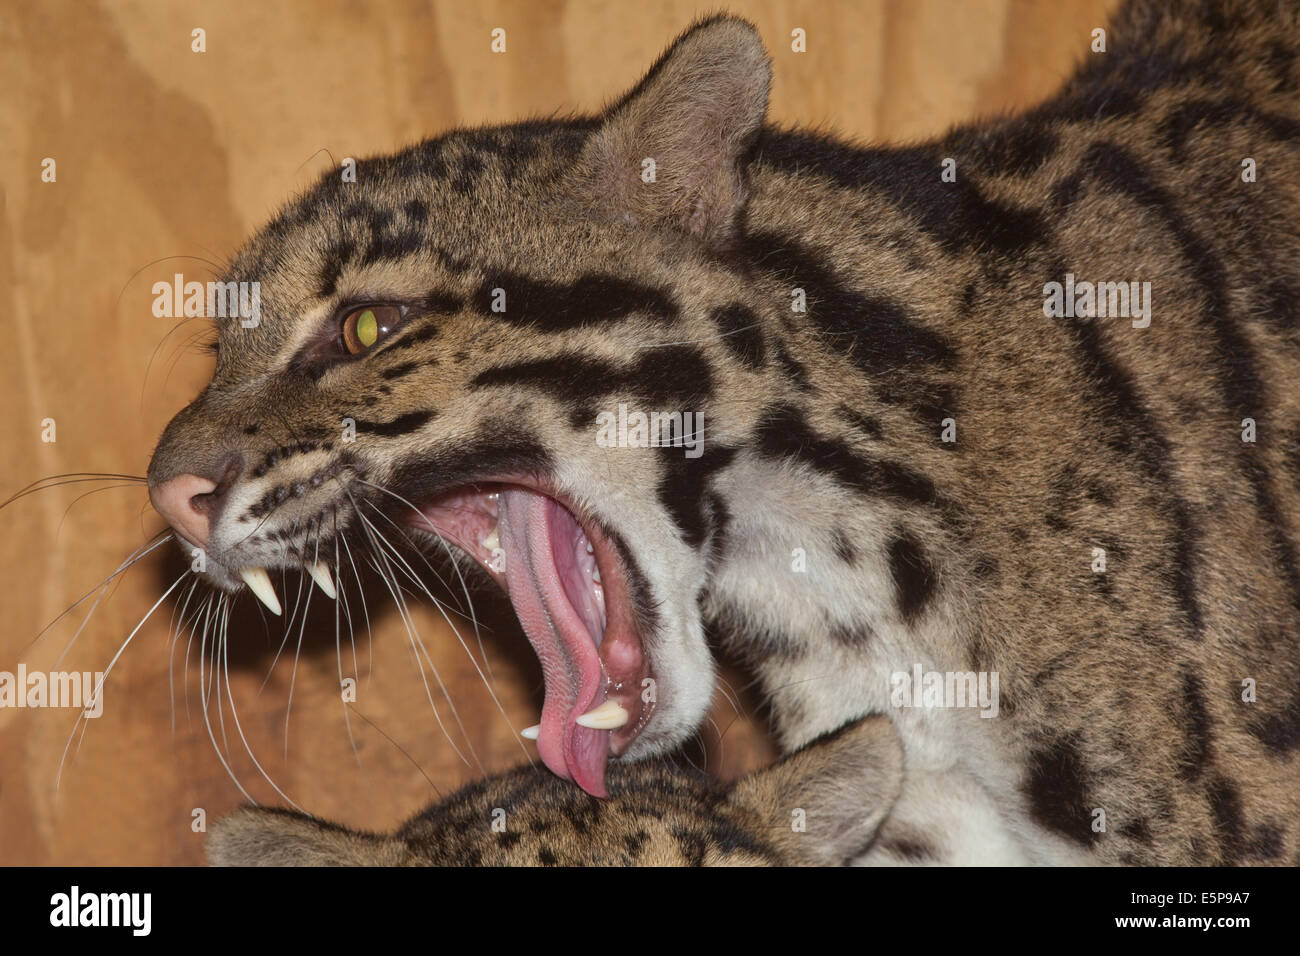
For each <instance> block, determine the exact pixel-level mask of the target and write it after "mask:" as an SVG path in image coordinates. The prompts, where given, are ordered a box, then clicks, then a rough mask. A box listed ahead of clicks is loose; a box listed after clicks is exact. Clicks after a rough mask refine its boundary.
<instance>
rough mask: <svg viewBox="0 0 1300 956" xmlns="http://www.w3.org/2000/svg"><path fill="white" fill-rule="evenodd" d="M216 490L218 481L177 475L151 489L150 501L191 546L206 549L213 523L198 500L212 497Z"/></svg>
mask: <svg viewBox="0 0 1300 956" xmlns="http://www.w3.org/2000/svg"><path fill="white" fill-rule="evenodd" d="M216 487H217V483H216V482H215V481H209V480H208V479H207V478H200V477H199V476H198V475H177V476H176V477H175V478H169V479H168V480H167V481H164V482H163V483H162V484H160V485H155V486H154V487H153V488H151V489H149V498H150V500H152V501H153V506H154V510H156V511H157V512H158V513H159V514H160V515H162V516H163V517H164V518H166V519H167V523H168V524H169V525H171V526H172V528H174V529H175V530H176V531H178V532H180V534H181V536H182V537H184V538H185V539H186V540H188V541H189V542H190V543H191V544H197V545H198V546H199V547H200V548H206V547H207V545H208V534H209V532H210V531H211V527H210V522H209V521H208V516H207V513H206V511H205V509H204V504H205V502H203V501H201V500H200V501H196V500H195V499H196V498H197V497H198V496H199V495H206V494H210V493H211V492H212V491H213V490H215V489H216Z"/></svg>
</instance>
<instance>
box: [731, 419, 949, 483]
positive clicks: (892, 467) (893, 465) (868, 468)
mask: <svg viewBox="0 0 1300 956" xmlns="http://www.w3.org/2000/svg"><path fill="white" fill-rule="evenodd" d="M755 438H756V440H757V444H758V450H759V452H760V454H762V455H764V456H766V457H768V458H784V459H789V460H794V461H798V462H801V463H803V464H805V465H807V466H808V467H809V468H812V469H814V470H816V471H820V472H822V473H823V474H826V475H829V476H830V477H831V478H833V479H835V480H836V481H838V482H839V483H840V484H842V485H844V486H845V487H847V488H851V489H853V490H854V491H860V492H862V493H864V494H868V495H886V496H888V497H892V498H897V499H899V500H901V501H905V502H908V503H910V504H917V505H927V506H929V505H934V504H936V503H938V494H937V493H936V492H935V488H934V484H933V482H931V481H930V479H929V478H927V477H926V476H925V475H922V474H920V473H919V472H915V471H912V470H911V469H910V468H908V467H907V466H906V465H901V464H898V463H897V462H892V461H881V460H877V459H872V458H862V457H860V456H858V455H856V454H854V453H853V451H852V450H851V449H850V448H849V446H848V445H846V444H845V443H844V442H841V441H838V440H836V439H831V438H825V437H823V436H821V435H819V434H817V432H815V431H813V429H812V428H811V426H809V424H808V422H807V420H806V419H805V418H804V416H803V413H802V412H800V411H799V410H798V409H797V408H794V407H793V406H790V405H773V406H770V407H769V408H767V409H766V410H765V411H764V412H763V417H762V418H761V419H760V420H759V423H758V427H757V428H756V430H755Z"/></svg>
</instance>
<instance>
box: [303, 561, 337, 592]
mask: <svg viewBox="0 0 1300 956" xmlns="http://www.w3.org/2000/svg"><path fill="white" fill-rule="evenodd" d="M303 570H304V571H306V572H307V573H308V574H310V575H311V579H312V580H313V581H315V582H316V584H317V586H318V587H319V588H320V589H321V590H322V591H324V592H325V595H326V597H328V598H329V599H330V600H331V601H333V600H336V599H337V598H338V596H339V592H338V591H336V590H335V589H334V579H333V578H331V577H330V569H329V568H327V567H326V566H325V562H323V561H313V562H312V563H311V564H304V565H303Z"/></svg>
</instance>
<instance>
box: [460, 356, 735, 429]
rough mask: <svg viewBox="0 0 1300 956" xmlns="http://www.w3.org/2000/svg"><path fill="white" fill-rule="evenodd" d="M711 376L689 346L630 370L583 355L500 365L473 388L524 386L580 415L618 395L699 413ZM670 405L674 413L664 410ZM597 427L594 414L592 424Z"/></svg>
mask: <svg viewBox="0 0 1300 956" xmlns="http://www.w3.org/2000/svg"><path fill="white" fill-rule="evenodd" d="M712 379H713V375H712V371H711V369H710V368H709V364H708V362H706V361H705V359H704V356H703V355H701V354H700V352H699V351H698V350H697V349H694V348H691V347H689V346H684V345H673V346H665V347H663V348H653V349H646V350H644V351H643V352H642V353H641V355H640V357H639V358H638V359H637V361H636V362H634V363H632V364H631V365H615V364H614V363H612V362H606V361H603V360H601V359H593V358H590V357H588V356H586V355H583V354H582V353H579V352H565V353H561V354H560V355H556V356H552V357H551V358H545V359H535V360H533V361H529V362H517V363H515V364H512V365H497V366H494V367H492V368H489V369H485V370H483V371H482V372H479V373H478V374H477V375H475V376H474V378H473V379H472V380H471V381H470V388H488V387H491V386H519V387H523V388H530V389H536V390H538V391H542V392H545V393H546V394H548V395H550V396H551V397H553V398H555V399H556V400H557V401H560V402H562V403H565V404H567V405H569V406H571V408H572V410H573V411H574V412H575V414H579V415H581V414H585V413H586V412H587V411H590V410H592V408H593V406H594V403H595V402H596V401H597V400H598V399H600V398H601V397H603V396H606V395H611V394H615V393H618V394H619V396H620V397H622V396H627V397H629V398H631V397H637V398H641V399H644V400H645V401H647V402H651V403H653V404H655V405H656V406H657V407H656V408H654V409H648V408H647V409H642V410H643V411H663V410H674V411H681V412H688V411H699V410H700V406H701V405H702V404H703V403H704V402H705V401H706V400H707V399H708V397H709V395H710V394H711V393H712V388H713V385H712ZM667 405H671V406H672V408H671V409H667V408H665V407H664V406H667ZM591 423H592V424H593V425H594V415H593V416H592V422H591Z"/></svg>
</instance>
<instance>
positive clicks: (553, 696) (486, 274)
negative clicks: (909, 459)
mask: <svg viewBox="0 0 1300 956" xmlns="http://www.w3.org/2000/svg"><path fill="white" fill-rule="evenodd" d="M768 85H769V67H768V61H767V56H766V54H765V52H764V50H763V47H762V44H761V42H760V41H759V39H758V37H757V34H756V33H755V31H754V30H753V28H752V27H750V26H749V25H748V24H746V23H744V22H743V21H739V20H735V19H730V18H725V17H724V18H717V19H714V20H710V21H707V22H705V23H702V24H700V25H698V26H697V27H695V28H693V29H692V30H691V31H688V32H687V33H686V34H684V35H683V36H682V37H681V38H680V39H679V40H678V41H677V42H676V43H675V44H674V45H673V46H672V47H671V48H670V49H669V50H668V52H667V53H666V54H665V55H664V56H663V57H662V58H661V59H660V61H659V62H658V63H656V64H655V65H654V66H653V68H652V69H651V70H650V72H649V73H648V75H647V76H646V77H645V79H644V80H643V81H642V82H641V83H640V84H638V85H637V87H636V88H635V89H633V90H632V91H631V92H630V93H629V94H627V95H626V96H625V97H623V98H622V99H621V100H619V101H618V102H616V103H615V104H614V105H612V106H611V107H610V108H609V109H608V110H606V111H605V112H604V113H603V114H602V115H600V116H598V117H595V118H591V119H578V120H568V121H547V122H528V123H522V124H518V125H512V126H504V127H497V128H484V129H476V130H468V131H457V132H452V133H449V134H447V135H445V136H442V137H440V138H437V139H434V140H431V141H428V142H425V143H422V144H419V145H417V146H414V147H412V148H410V149H407V150H405V151H403V152H400V153H397V154H396V155H392V156H384V157H380V158H375V159H369V160H365V161H362V162H359V163H358V164H356V166H355V169H354V170H352V169H349V170H345V171H344V173H343V174H339V173H332V174H331V175H329V176H327V177H325V178H324V179H323V180H321V181H320V182H319V183H318V184H317V185H316V186H315V187H314V188H312V189H310V190H309V191H308V192H307V193H306V194H305V195H303V196H301V197H300V198H298V199H297V200H295V201H293V202H291V203H290V204H289V205H288V206H287V207H286V208H285V209H284V210H283V211H282V212H280V213H279V214H278V215H277V216H276V217H275V218H274V219H273V220H272V221H271V222H270V223H269V225H267V226H266V227H265V228H263V229H262V230H261V231H260V232H259V233H258V234H257V235H256V236H255V237H254V238H253V239H251V241H249V242H248V243H247V245H246V246H245V247H244V248H243V249H241V250H240V251H239V252H238V254H237V255H236V256H235V257H234V259H233V262H232V265H231V267H230V268H229V270H228V272H227V273H226V274H225V275H224V276H223V277H222V283H223V285H222V286H221V288H222V289H229V290H232V295H233V291H234V290H240V291H241V292H245V290H253V291H252V294H248V293H246V294H245V295H244V298H243V299H241V300H240V301H241V302H244V301H251V302H252V304H253V305H255V308H253V309H250V310H247V311H240V312H239V313H238V314H236V315H234V316H231V317H226V318H220V317H219V318H217V326H218V341H217V346H216V349H217V360H216V369H215V372H214V374H213V377H212V380H211V382H210V384H209V385H208V386H207V387H206V388H205V389H204V391H203V392H202V394H200V395H199V396H198V398H196V399H195V400H194V402H193V403H192V404H190V405H189V406H188V407H187V408H185V409H184V410H183V411H181V412H180V413H179V414H178V415H177V416H176V417H175V419H173V420H172V422H171V423H170V424H169V426H168V427H167V429H166V432H165V433H164V435H163V436H162V439H161V441H160V442H159V445H158V447H157V450H156V451H155V453H154V457H153V461H152V464H151V466H150V469H149V483H150V492H151V497H152V500H153V502H154V504H155V507H156V508H157V509H158V511H159V512H160V513H161V514H162V515H163V516H164V517H165V518H166V519H167V520H168V522H169V523H170V524H171V525H172V527H173V528H174V530H175V532H176V534H177V536H178V537H179V539H180V540H181V542H182V544H183V545H184V547H185V548H186V549H187V550H189V549H202V551H203V553H204V556H205V561H204V565H205V570H204V571H203V574H204V575H205V576H206V577H207V578H208V579H209V580H210V581H211V583H212V584H214V585H215V586H217V587H219V588H222V589H225V590H226V591H230V592H234V591H237V590H239V589H241V588H243V587H245V586H248V587H250V588H252V589H253V590H254V592H255V593H258V594H259V596H260V597H262V599H263V601H264V602H265V603H268V604H269V605H271V606H272V608H273V609H275V606H276V604H277V599H276V597H275V593H274V589H273V587H272V585H271V584H270V580H269V578H268V577H267V574H266V571H267V570H284V569H288V570H290V571H291V572H297V571H299V570H305V571H306V572H307V573H310V574H311V575H312V576H313V578H315V579H316V580H317V582H318V583H320V585H321V587H322V588H323V589H325V590H326V591H327V593H329V592H331V591H333V590H334V589H335V588H336V587H337V586H338V584H339V579H340V578H341V577H342V576H343V575H344V573H345V569H346V567H347V564H348V562H349V561H355V560H356V558H357V556H358V553H359V552H366V551H367V550H368V549H371V548H373V547H375V546H376V541H377V536H378V534H379V533H380V532H381V531H383V532H386V533H389V534H391V533H392V529H393V528H399V529H401V530H402V531H403V533H406V534H409V535H410V536H411V537H413V538H417V539H420V540H422V541H423V542H424V543H425V544H426V545H427V547H428V549H429V550H430V551H440V550H442V549H444V548H448V547H449V548H451V549H455V551H456V553H458V554H460V555H461V556H468V557H469V558H471V559H473V563H474V565H475V566H476V567H477V568H479V569H480V570H481V572H482V573H483V574H486V575H487V576H489V577H491V578H492V579H494V580H495V581H496V582H497V583H498V584H499V585H501V586H502V587H503V588H505V590H506V591H507V593H508V594H509V598H510V601H511V602H512V604H513V606H514V608H515V610H516V612H517V614H518V617H519V619H520V622H521V623H522V625H523V628H524V630H525V632H526V633H527V636H528V638H529V640H530V641H531V643H532V644H533V646H534V648H535V649H536V651H537V654H538V656H539V658H540V660H541V663H542V669H543V673H544V675H545V679H546V699H545V705H544V709H543V713H542V718H541V723H540V726H539V728H538V746H539V751H540V755H541V757H542V760H543V761H544V762H545V764H546V765H547V766H548V767H549V768H550V769H551V770H553V771H554V772H555V773H556V774H558V775H560V776H561V777H564V778H568V779H572V780H574V781H576V782H577V783H578V784H579V785H580V786H581V787H582V788H583V789H584V790H586V791H587V792H588V793H590V794H594V795H600V796H603V795H605V794H606V792H607V788H606V783H605V771H606V761H607V758H608V757H609V756H611V755H613V756H621V755H627V756H628V757H644V756H648V755H651V754H654V753H657V752H661V751H664V750H666V749H668V748H670V747H672V746H674V745H676V744H678V743H680V742H681V741H682V740H683V739H684V738H685V737H686V736H687V735H688V734H690V733H691V732H692V731H693V730H694V729H695V728H696V727H697V726H698V725H699V724H700V722H701V721H702V719H703V716H704V713H705V710H706V708H707V706H708V704H709V702H710V699H711V695H712V690H713V663H712V658H711V655H710V653H709V649H708V646H707V643H706V639H705V629H704V625H703V619H702V611H701V602H702V600H703V599H704V597H705V593H706V591H707V588H708V586H709V579H710V554H711V549H712V547H713V546H714V543H715V542H714V540H713V538H714V535H713V534H712V529H713V528H714V527H715V526H716V524H717V519H718V517H719V513H720V511H721V509H722V505H721V504H720V503H719V501H718V500H717V499H716V498H715V497H711V496H710V495H709V494H708V492H707V487H708V481H709V479H710V476H711V475H713V474H714V473H715V472H717V470H718V469H720V468H722V467H725V466H727V465H728V464H729V463H730V462H731V461H732V460H733V459H734V458H735V457H736V456H737V455H738V454H739V450H740V449H741V448H742V447H743V446H744V444H745V442H746V440H747V436H749V435H751V433H752V431H753V420H754V418H755V416H756V415H757V412H758V405H759V401H760V399H759V396H761V395H762V394H763V392H764V390H765V389H767V388H769V387H771V386H770V383H767V384H765V383H766V381H767V380H766V378H765V376H767V375H775V374H777V373H776V372H773V371H771V370H769V369H766V368H765V367H764V366H762V364H761V363H760V362H759V361H757V358H758V356H759V353H761V352H762V348H763V342H764V338H763V336H764V332H763V329H764V327H766V326H768V325H770V324H771V323H773V322H776V321H779V320H778V319H775V318H773V315H774V311H775V308H776V306H775V305H774V304H773V303H772V297H771V296H770V295H769V294H766V293H760V292H759V291H758V290H757V289H756V288H755V285H754V283H753V282H752V281H751V280H750V277H749V273H748V270H747V267H746V265H745V263H744V260H743V258H742V257H737V256H736V255H734V254H733V253H734V244H735V241H736V237H737V235H738V231H739V227H740V223H741V219H742V217H743V216H744V215H745V209H746V200H747V178H746V161H745V157H746V154H747V151H749V150H751V148H752V146H753V144H754V142H755V138H756V136H757V135H758V134H759V131H760V128H761V127H762V124H763V119H764V115H765V111H766V104H767V92H768ZM232 311H235V310H232ZM651 413H654V415H656V416H660V417H657V418H656V419H654V421H651V422H649V424H648V426H643V424H642V423H643V421H647V420H649V418H650V415H651ZM660 413H663V414H662V415H660ZM641 416H646V419H643V418H642V417H641ZM655 422H657V427H656V425H655ZM647 429H650V430H653V431H654V433H653V434H650V433H649V431H648V430H647ZM629 435H630V437H629ZM593 711H596V712H597V715H598V716H595V717H587V715H588V714H590V713H591V712H593ZM580 718H582V719H583V720H582V722H581V723H580Z"/></svg>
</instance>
